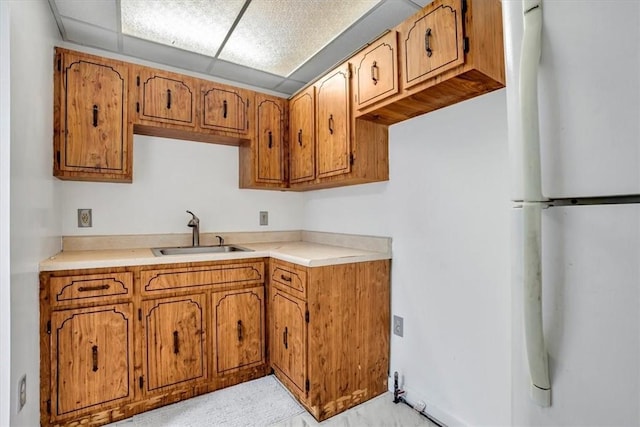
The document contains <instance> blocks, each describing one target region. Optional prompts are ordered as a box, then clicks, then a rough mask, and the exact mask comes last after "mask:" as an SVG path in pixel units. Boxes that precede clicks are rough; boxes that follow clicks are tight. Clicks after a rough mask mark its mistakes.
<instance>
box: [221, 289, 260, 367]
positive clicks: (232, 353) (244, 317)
mask: <svg viewBox="0 0 640 427" xmlns="http://www.w3.org/2000/svg"><path fill="white" fill-rule="evenodd" d="M211 310H212V311H213V313H212V315H213V324H214V326H213V330H214V331H215V347H214V348H215V364H216V365H215V370H216V372H217V373H218V374H222V375H224V374H227V373H229V372H230V371H234V370H238V369H240V368H248V367H251V366H256V365H260V364H262V363H264V362H265V323H264V322H265V311H264V310H265V301H264V287H262V286H260V287H256V288H250V289H242V290H236V291H226V292H215V293H213V294H212V303H211Z"/></svg>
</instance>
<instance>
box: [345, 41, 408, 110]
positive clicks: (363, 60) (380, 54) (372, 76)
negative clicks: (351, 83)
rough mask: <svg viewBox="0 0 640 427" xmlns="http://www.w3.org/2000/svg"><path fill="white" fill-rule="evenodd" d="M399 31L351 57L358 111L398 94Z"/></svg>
mask: <svg viewBox="0 0 640 427" xmlns="http://www.w3.org/2000/svg"><path fill="white" fill-rule="evenodd" d="M397 34H398V33H397V32H395V31H391V32H389V33H387V34H385V35H384V36H383V37H381V38H379V39H378V40H376V41H375V42H373V43H372V44H371V46H369V47H367V48H366V49H365V50H364V51H362V52H360V53H359V54H358V55H357V56H356V57H355V58H353V59H352V63H353V69H354V74H355V91H356V106H357V108H358V109H359V110H361V109H363V108H364V107H367V106H369V105H371V104H374V103H376V102H378V101H380V100H382V99H384V98H386V97H388V96H390V95H394V94H396V93H398V66H397V64H398V42H397Z"/></svg>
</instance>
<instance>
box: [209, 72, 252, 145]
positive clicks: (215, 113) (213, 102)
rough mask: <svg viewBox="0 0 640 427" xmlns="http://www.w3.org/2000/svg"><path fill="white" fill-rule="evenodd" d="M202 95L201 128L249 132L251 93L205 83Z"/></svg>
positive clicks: (239, 132) (241, 132) (240, 132)
mask: <svg viewBox="0 0 640 427" xmlns="http://www.w3.org/2000/svg"><path fill="white" fill-rule="evenodd" d="M200 94H201V108H202V112H201V117H200V119H201V122H200V126H201V127H203V128H205V129H215V130H220V131H224V132H231V133H238V134H247V133H248V132H249V107H250V104H251V98H252V97H253V93H252V92H251V91H248V90H243V89H239V88H234V87H232V86H225V85H218V84H215V83H211V82H205V81H203V82H202V84H201V89H200Z"/></svg>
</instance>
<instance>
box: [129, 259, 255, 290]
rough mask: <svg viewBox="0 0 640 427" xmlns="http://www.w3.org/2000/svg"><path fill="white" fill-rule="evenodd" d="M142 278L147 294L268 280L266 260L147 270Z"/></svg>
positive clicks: (239, 284)
mask: <svg viewBox="0 0 640 427" xmlns="http://www.w3.org/2000/svg"><path fill="white" fill-rule="evenodd" d="M140 281H141V283H142V293H143V294H156V293H158V292H165V293H166V292H167V291H182V290H189V289H204V288H207V287H216V288H218V287H222V288H229V287H236V286H243V285H249V284H259V283H264V263H263V262H249V263H238V264H223V265H212V266H205V267H183V268H166V269H154V270H143V271H141V272H140Z"/></svg>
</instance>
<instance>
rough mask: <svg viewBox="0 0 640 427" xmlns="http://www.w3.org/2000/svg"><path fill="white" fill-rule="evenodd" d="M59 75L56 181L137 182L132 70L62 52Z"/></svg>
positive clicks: (58, 59)
mask: <svg viewBox="0 0 640 427" xmlns="http://www.w3.org/2000/svg"><path fill="white" fill-rule="evenodd" d="M55 70H56V71H55V73H54V141H53V145H54V149H53V154H54V159H53V175H54V176H56V177H58V178H60V179H70V180H87V181H111V182H131V179H132V156H131V154H132V139H133V135H132V129H131V127H130V124H129V117H128V105H127V99H128V98H127V93H128V90H129V67H128V66H127V64H125V63H122V62H119V61H114V60H109V59H105V58H100V57H97V56H93V55H85V54H81V53H78V52H71V51H68V50H66V49H58V50H57V52H56V65H55Z"/></svg>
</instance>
